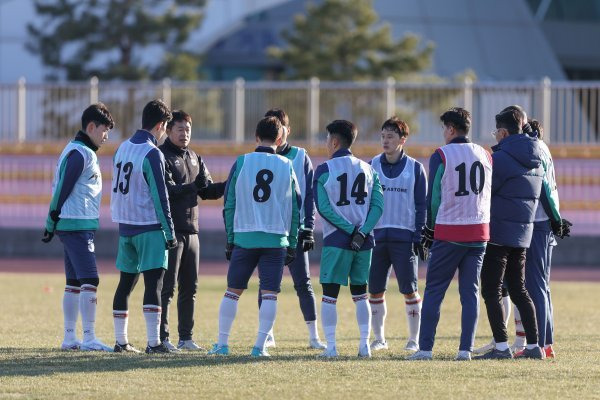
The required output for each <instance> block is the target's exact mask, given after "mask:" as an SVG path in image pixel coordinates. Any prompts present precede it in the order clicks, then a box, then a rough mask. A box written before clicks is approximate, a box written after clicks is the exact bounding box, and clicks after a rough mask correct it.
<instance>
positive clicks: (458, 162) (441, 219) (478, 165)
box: [435, 143, 492, 225]
mask: <svg viewBox="0 0 600 400" xmlns="http://www.w3.org/2000/svg"><path fill="white" fill-rule="evenodd" d="M440 150H441V152H442V154H443V158H444V159H445V170H444V175H443V176H442V182H441V192H442V193H441V204H440V208H439V210H438V214H437V217H436V221H435V223H436V224H444V225H472V224H483V223H489V222H490V201H491V187H492V162H491V160H490V155H489V153H488V152H487V151H486V150H485V149H484V148H483V147H481V146H479V145H477V144H475V143H450V144H447V145H445V146H442V147H440Z"/></svg>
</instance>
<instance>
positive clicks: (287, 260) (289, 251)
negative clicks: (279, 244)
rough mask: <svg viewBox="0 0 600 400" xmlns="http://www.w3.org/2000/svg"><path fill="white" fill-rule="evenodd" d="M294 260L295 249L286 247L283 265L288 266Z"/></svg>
mask: <svg viewBox="0 0 600 400" xmlns="http://www.w3.org/2000/svg"><path fill="white" fill-rule="evenodd" d="M295 259H296V249H294V248H293V247H288V248H287V251H286V253H285V261H284V263H283V264H284V265H290V264H291V263H292V262H293V261H294V260H295Z"/></svg>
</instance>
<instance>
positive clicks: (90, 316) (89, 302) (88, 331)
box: [79, 284, 98, 342]
mask: <svg viewBox="0 0 600 400" xmlns="http://www.w3.org/2000/svg"><path fill="white" fill-rule="evenodd" d="M97 304H98V299H97V297H96V286H94V285H88V284H85V285H81V293H80V294H79V310H81V325H82V327H83V341H84V342H89V341H92V340H94V339H96V332H95V325H96V305H97Z"/></svg>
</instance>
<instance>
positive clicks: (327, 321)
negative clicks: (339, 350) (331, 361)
mask: <svg viewBox="0 0 600 400" xmlns="http://www.w3.org/2000/svg"><path fill="white" fill-rule="evenodd" d="M336 304H337V299H336V298H335V297H329V296H323V298H322V300H321V321H322V323H323V332H324V333H325V339H326V340H327V350H332V349H334V348H335V328H336V325H337V309H336Z"/></svg>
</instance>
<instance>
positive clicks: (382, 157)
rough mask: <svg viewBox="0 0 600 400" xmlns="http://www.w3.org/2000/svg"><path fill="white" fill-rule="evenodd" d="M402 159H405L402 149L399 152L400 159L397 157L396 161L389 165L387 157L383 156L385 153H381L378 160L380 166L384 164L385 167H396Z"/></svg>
mask: <svg viewBox="0 0 600 400" xmlns="http://www.w3.org/2000/svg"><path fill="white" fill-rule="evenodd" d="M403 158H406V153H405V152H404V149H402V151H401V152H400V157H398V160H396V162H395V163H391V162H389V161H388V160H387V157H386V156H385V153H381V157H380V158H379V160H380V162H381V163H382V164H386V165H397V164H399V163H400V161H402V159H403Z"/></svg>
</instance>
